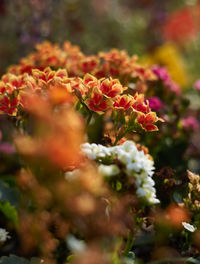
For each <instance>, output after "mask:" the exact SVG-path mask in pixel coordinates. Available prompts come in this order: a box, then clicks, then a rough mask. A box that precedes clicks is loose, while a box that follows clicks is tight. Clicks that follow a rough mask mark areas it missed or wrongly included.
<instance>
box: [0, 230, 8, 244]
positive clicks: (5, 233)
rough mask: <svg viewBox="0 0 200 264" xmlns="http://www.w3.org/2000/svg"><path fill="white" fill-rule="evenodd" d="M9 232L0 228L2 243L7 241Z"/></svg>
mask: <svg viewBox="0 0 200 264" xmlns="http://www.w3.org/2000/svg"><path fill="white" fill-rule="evenodd" d="M8 234H9V233H8V232H7V231H6V230H5V229H3V228H0V243H2V242H5V241H6V240H7V239H8V238H10V236H9V235H8Z"/></svg>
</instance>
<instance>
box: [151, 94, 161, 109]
mask: <svg viewBox="0 0 200 264" xmlns="http://www.w3.org/2000/svg"><path fill="white" fill-rule="evenodd" d="M148 101H149V107H150V108H151V110H153V111H159V110H160V109H161V108H162V106H163V103H162V101H161V100H160V99H159V98H158V97H157V96H153V97H150V98H148Z"/></svg>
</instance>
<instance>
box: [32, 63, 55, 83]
mask: <svg viewBox="0 0 200 264" xmlns="http://www.w3.org/2000/svg"><path fill="white" fill-rule="evenodd" d="M32 74H33V77H34V78H35V79H37V80H38V81H41V82H42V83H43V84H45V85H47V83H49V82H50V81H52V80H53V77H54V76H55V71H52V70H51V68H49V67H47V68H45V69H44V71H40V70H38V69H33V70H32Z"/></svg>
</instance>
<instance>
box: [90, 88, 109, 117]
mask: <svg viewBox="0 0 200 264" xmlns="http://www.w3.org/2000/svg"><path fill="white" fill-rule="evenodd" d="M86 104H87V106H88V108H89V109H90V110H92V111H94V112H97V113H99V114H102V113H103V112H105V111H106V110H107V109H108V107H109V101H108V99H107V98H105V97H104V96H103V95H102V94H100V93H99V92H98V91H95V92H94V93H93V95H92V97H91V98H90V99H87V100H86Z"/></svg>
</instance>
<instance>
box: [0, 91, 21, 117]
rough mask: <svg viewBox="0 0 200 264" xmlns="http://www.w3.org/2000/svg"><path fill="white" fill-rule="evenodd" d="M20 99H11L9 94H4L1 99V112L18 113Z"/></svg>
mask: <svg viewBox="0 0 200 264" xmlns="http://www.w3.org/2000/svg"><path fill="white" fill-rule="evenodd" d="M17 105H18V99H17V97H15V98H14V99H10V98H9V97H8V96H6V95H5V96H4V97H3V98H2V99H0V112H3V113H5V114H8V115H16V112H17V108H16V107H17Z"/></svg>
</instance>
